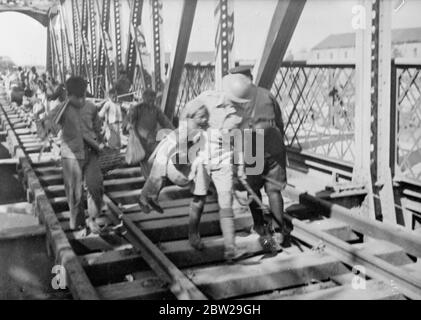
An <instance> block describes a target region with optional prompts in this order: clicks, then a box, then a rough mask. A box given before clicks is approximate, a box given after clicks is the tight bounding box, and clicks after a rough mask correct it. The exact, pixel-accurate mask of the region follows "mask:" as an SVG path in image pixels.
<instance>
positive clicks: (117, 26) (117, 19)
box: [113, 0, 123, 78]
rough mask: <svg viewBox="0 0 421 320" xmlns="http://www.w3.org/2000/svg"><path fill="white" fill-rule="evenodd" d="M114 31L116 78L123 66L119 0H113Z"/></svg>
mask: <svg viewBox="0 0 421 320" xmlns="http://www.w3.org/2000/svg"><path fill="white" fill-rule="evenodd" d="M113 3H114V32H115V39H114V40H115V53H116V61H115V69H116V70H115V73H116V77H117V78H118V75H119V72H120V70H121V68H122V66H123V62H122V53H121V22H120V19H121V17H120V0H114V2H113Z"/></svg>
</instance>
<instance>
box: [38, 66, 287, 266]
mask: <svg viewBox="0 0 421 320" xmlns="http://www.w3.org/2000/svg"><path fill="white" fill-rule="evenodd" d="M47 79H48V78H47ZM252 80H253V79H252V75H251V72H250V69H249V68H244V67H237V68H234V69H232V70H230V74H228V75H226V76H225V77H224V78H223V81H222V89H221V90H219V91H216V90H214V91H206V92H203V93H201V94H200V95H199V96H197V97H196V98H195V99H193V100H192V101H190V102H188V103H187V104H186V105H185V106H184V108H183V109H182V111H181V113H180V115H179V121H178V122H179V123H178V124H177V128H175V126H174V123H173V122H172V121H170V119H168V118H167V117H166V116H165V114H164V113H163V112H162V111H161V109H160V108H159V107H158V106H157V104H156V94H155V92H154V91H153V90H151V89H146V90H145V91H144V92H142V99H141V102H139V103H132V104H131V105H130V107H129V108H128V110H127V115H125V114H126V112H125V110H124V108H122V107H121V103H120V102H121V101H119V99H118V94H119V93H121V88H119V86H118V84H115V85H114V88H112V89H111V90H109V92H108V96H107V99H106V100H105V103H102V104H101V106H100V107H98V106H96V105H95V104H94V103H93V102H91V101H89V100H88V99H86V92H87V83H86V81H85V80H84V79H83V78H81V77H77V76H71V77H70V78H68V79H67V81H66V83H65V85H61V86H60V85H59V86H57V87H56V88H55V90H54V92H53V95H51V96H50V95H48V94H47V95H46V99H47V100H49V98H50V99H51V98H55V101H57V103H56V107H55V108H51V109H49V110H48V112H46V113H45V117H44V119H43V125H44V127H45V128H46V131H47V132H49V133H51V132H53V133H56V134H57V133H58V132H59V131H61V146H60V148H61V158H62V166H63V178H64V184H65V191H66V196H67V200H68V204H69V208H70V228H71V229H73V230H75V231H77V230H81V231H85V232H86V231H87V230H89V231H91V232H93V233H100V232H101V231H102V230H104V228H106V227H107V226H106V224H107V222H106V221H107V219H104V218H103V215H104V211H103V203H102V198H103V193H104V186H103V175H102V172H101V169H100V165H99V154H100V153H101V151H102V150H103V149H104V147H105V146H106V145H108V147H111V148H115V149H118V150H120V148H121V147H122V144H121V135H122V132H128V133H129V139H128V145H127V153H129V154H130V157H129V158H130V159H129V160H130V162H132V163H139V164H140V166H141V173H142V174H143V175H144V176H145V178H146V182H145V184H144V186H143V188H142V191H141V195H140V198H139V206H140V209H141V211H142V212H144V213H149V212H151V211H157V212H161V213H163V212H164V210H163V209H162V208H161V206H160V204H159V193H160V191H161V190H162V188H163V187H165V186H166V185H168V184H169V183H172V184H177V185H180V186H183V187H187V186H190V190H191V193H192V196H193V197H192V201H191V204H190V212H189V215H190V221H189V241H190V244H191V246H192V247H193V248H195V249H197V250H202V249H203V248H204V247H205V245H204V244H203V242H202V240H201V237H200V233H199V225H200V220H201V216H202V214H203V211H204V207H205V203H206V200H207V196H208V195H209V194H210V193H211V192H212V191H213V190H215V191H216V196H217V201H218V205H219V217H220V227H221V231H222V235H223V239H224V247H225V252H224V256H225V259H226V260H227V261H229V262H232V261H235V260H236V259H239V258H241V257H243V256H244V255H245V254H246V253H247V252H245V250H242V249H240V248H238V246H237V245H236V242H235V219H234V210H233V204H234V198H235V192H236V190H244V189H242V188H243V187H244V185H247V186H248V187H249V188H248V189H247V188H246V190H248V192H249V193H252V194H253V196H254V201H250V203H249V207H250V211H251V214H252V217H253V222H254V227H253V230H254V232H256V233H257V234H258V235H259V240H260V242H261V244H262V246H263V248H264V250H267V251H271V252H276V251H277V250H279V248H280V245H282V244H285V241H283V239H282V238H284V239H286V238H287V237H288V234H289V230H288V228H287V227H286V224H285V221H284V219H283V212H284V206H283V199H282V195H281V191H282V189H283V188H284V187H285V186H286V182H287V178H286V152H285V146H284V140H283V134H284V129H283V121H282V116H281V111H280V108H279V105H278V103H277V101H276V99H275V98H274V97H273V96H272V95H271V94H270V92H269V91H268V90H266V89H263V88H260V87H257V86H255V85H254V84H253V81H252ZM120 87H121V86H120ZM60 88H61V89H60ZM47 90H48V89H47ZM126 91H127V90H126ZM126 119H127V120H126ZM104 121H105V129H106V130H105V135H104V134H103V133H104V130H103V128H104V127H103V122H104ZM263 147H264V149H263ZM250 155H254V156H253V157H250ZM126 158H127V157H126ZM251 160H253V161H251ZM239 181H240V182H242V184H243V187H242V186H241V183H239ZM269 181H277V182H278V183H273V182H269ZM84 186H85V187H86V190H87V204H88V210H87V211H88V218H87V219H86V220H85V210H84V205H83V200H82V199H83V197H82V196H83V189H84ZM263 187H264V188H265V191H266V194H267V196H268V200H269V205H270V211H271V212H272V214H273V216H274V217H275V220H276V221H277V222H278V223H279V224H280V225H278V226H277V228H278V230H277V231H278V233H279V234H281V235H283V236H285V237H282V236H281V239H280V242H281V243H279V241H275V239H274V237H273V232H274V228H273V227H272V223H271V219H270V218H269V219H268V216H267V215H266V212H265V210H264V208H262V206H261V201H256V199H255V198H256V197H257V198H258V199H257V200H259V199H260V200H261V199H262V194H261V189H262V188H263Z"/></svg>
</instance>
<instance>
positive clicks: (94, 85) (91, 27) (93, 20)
mask: <svg viewBox="0 0 421 320" xmlns="http://www.w3.org/2000/svg"><path fill="white" fill-rule="evenodd" d="M94 1H95V0H88V2H87V7H88V12H89V22H90V23H89V33H90V53H91V54H90V56H91V61H90V62H91V72H92V89H93V92H92V93H93V94H94V96H97V95H98V92H97V82H98V77H97V76H98V74H97V65H98V63H97V61H98V55H97V41H96V26H97V21H96V15H95V10H94V3H93V2H94Z"/></svg>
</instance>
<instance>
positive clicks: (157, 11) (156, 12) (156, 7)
mask: <svg viewBox="0 0 421 320" xmlns="http://www.w3.org/2000/svg"><path fill="white" fill-rule="evenodd" d="M161 9H162V2H161V0H152V28H153V53H154V56H153V61H154V75H155V83H154V85H155V87H154V89H155V91H156V92H159V91H161V90H162V67H161V65H162V50H161V49H162V48H161V41H162V37H161V33H162V15H161V12H162V10H161Z"/></svg>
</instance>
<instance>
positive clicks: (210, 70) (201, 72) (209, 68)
mask: <svg viewBox="0 0 421 320" xmlns="http://www.w3.org/2000/svg"><path fill="white" fill-rule="evenodd" d="M214 86H215V66H214V65H212V64H206V65H202V64H186V65H185V67H184V71H183V75H182V78H181V82H180V88H179V91H178V97H177V104H176V109H175V116H176V117H178V116H179V115H180V112H181V110H182V109H183V107H184V106H185V104H186V103H187V102H189V101H190V100H192V99H193V98H195V97H196V96H198V95H199V94H200V93H201V92H203V91H205V90H211V89H213V88H214Z"/></svg>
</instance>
